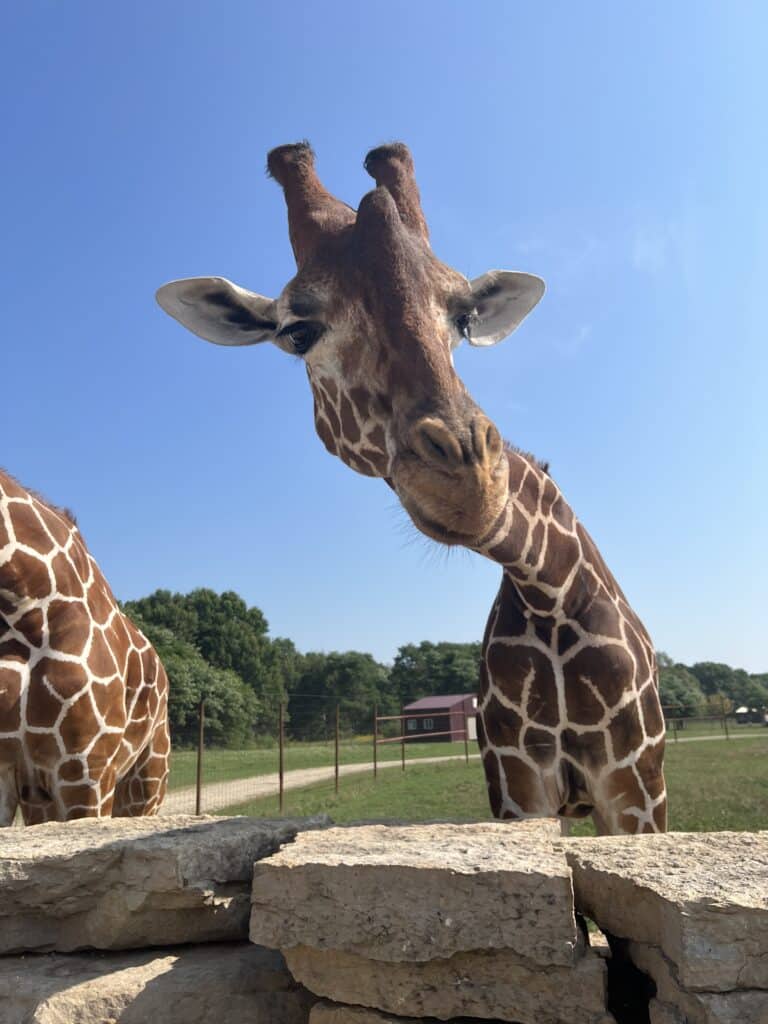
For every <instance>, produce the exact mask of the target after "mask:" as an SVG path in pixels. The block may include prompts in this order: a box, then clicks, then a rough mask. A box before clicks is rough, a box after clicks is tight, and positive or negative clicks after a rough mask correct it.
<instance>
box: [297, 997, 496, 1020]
mask: <svg viewBox="0 0 768 1024" xmlns="http://www.w3.org/2000/svg"><path fill="white" fill-rule="evenodd" d="M309 1024H437V1018H436V1017H399V1016H397V1015H395V1014H392V1013H382V1011H381V1010H371V1009H370V1008H369V1007H367V1006H347V1005H346V1004H345V1003H331V1002H326V1001H325V1000H320V1001H319V1002H317V1003H315V1005H314V1006H313V1007H312V1009H311V1010H310V1012H309ZM451 1024H483V1022H482V1021H480V1020H478V1018H477V1017H454V1018H453V1019H452V1020H451ZM488 1024H492V1022H490V1021H489V1022H488Z"/></svg>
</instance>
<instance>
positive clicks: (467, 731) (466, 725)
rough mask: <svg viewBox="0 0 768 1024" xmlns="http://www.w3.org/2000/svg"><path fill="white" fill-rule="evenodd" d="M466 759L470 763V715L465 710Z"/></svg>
mask: <svg viewBox="0 0 768 1024" xmlns="http://www.w3.org/2000/svg"><path fill="white" fill-rule="evenodd" d="M464 760H465V762H466V763H467V764H469V715H468V714H467V712H466V709H465V710H464Z"/></svg>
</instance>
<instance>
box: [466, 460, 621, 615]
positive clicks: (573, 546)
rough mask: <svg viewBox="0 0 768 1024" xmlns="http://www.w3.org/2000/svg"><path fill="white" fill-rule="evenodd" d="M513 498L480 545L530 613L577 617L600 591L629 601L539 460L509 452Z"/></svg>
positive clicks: (614, 598)
mask: <svg viewBox="0 0 768 1024" xmlns="http://www.w3.org/2000/svg"><path fill="white" fill-rule="evenodd" d="M507 460H508V463H509V497H508V500H507V504H506V507H505V509H504V511H503V513H502V515H501V516H500V518H499V520H498V522H497V523H496V524H495V526H494V528H493V530H492V531H491V533H489V534H488V535H487V536H486V537H485V538H483V540H482V541H481V542H480V544H479V545H478V546H477V547H476V549H475V550H477V551H478V552H479V553H480V554H482V555H484V556H485V557H486V558H489V559H491V560H492V561H494V562H497V563H498V564H500V565H501V566H502V567H503V569H504V575H505V578H507V579H508V580H509V582H510V583H512V584H514V586H515V589H516V590H517V591H518V593H519V595H520V597H521V599H522V601H523V603H524V604H525V605H526V606H527V607H528V608H529V609H530V611H531V613H532V614H537V615H544V616H553V617H555V618H558V619H563V618H565V619H572V620H579V619H581V618H582V617H583V615H584V613H585V612H586V611H587V610H588V608H589V607H590V605H591V604H592V602H593V600H594V598H595V596H596V594H597V593H598V592H600V591H602V592H603V593H604V595H605V596H606V597H608V598H609V600H610V601H611V603H619V602H621V603H623V604H626V602H625V599H624V595H623V594H622V593H621V590H620V589H619V587H618V585H617V583H616V581H615V579H614V578H613V575H612V574H611V572H610V570H609V569H608V567H607V566H606V564H605V562H604V561H603V559H602V557H601V555H600V553H599V552H598V550H597V547H596V546H595V544H594V542H593V540H592V538H591V537H590V536H589V534H588V533H587V531H586V530H585V529H584V527H583V526H582V525H581V523H580V522H579V521H578V519H577V518H576V516H575V515H574V513H573V511H572V510H571V507H570V506H569V504H568V503H567V501H566V500H565V498H564V497H563V495H562V493H561V492H560V489H559V488H558V486H557V484H555V482H554V481H553V480H552V478H551V477H550V476H549V474H548V473H547V472H546V470H545V469H544V468H542V467H541V466H540V465H538V464H537V463H536V462H535V460H534V459H533V458H532V457H530V456H526V455H523V454H522V453H519V452H515V451H508V452H507Z"/></svg>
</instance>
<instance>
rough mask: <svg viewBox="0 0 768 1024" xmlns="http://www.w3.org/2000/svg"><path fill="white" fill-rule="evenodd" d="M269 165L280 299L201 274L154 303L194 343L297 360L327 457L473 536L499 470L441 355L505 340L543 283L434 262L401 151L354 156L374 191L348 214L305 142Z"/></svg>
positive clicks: (486, 524) (454, 536)
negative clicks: (286, 265) (293, 269)
mask: <svg viewBox="0 0 768 1024" xmlns="http://www.w3.org/2000/svg"><path fill="white" fill-rule="evenodd" d="M268 168H269V172H270V174H271V175H272V177H273V178H275V179H276V180H277V181H278V182H279V184H280V185H281V186H282V188H283V191H284V194H285V200H286V204H287V207H288V224H289V233H290V239H291V245H292V246H293V251H294V255H295V257H296V264H297V273H296V276H295V277H294V278H293V279H292V280H291V281H289V282H288V284H287V285H286V286H285V288H284V289H283V291H282V293H281V294H280V296H279V297H278V298H276V299H269V298H266V297H264V296H262V295H258V294H256V293H254V292H251V291H247V290H246V289H244V288H241V287H240V286H238V285H236V284H233V283H232V282H230V281H227V280H225V279H224V278H220V277H202V278H190V279H187V280H182V281H173V282H171V283H169V284H166V285H164V286H163V287H162V288H160V290H159V291H158V296H157V297H158V302H159V303H160V305H161V306H162V308H163V309H164V310H165V311H166V312H167V313H169V314H170V315H171V316H173V317H175V318H176V319H177V320H179V321H180V322H181V323H182V324H184V325H185V326H186V327H188V328H189V329H190V330H191V331H193V332H194V333H195V334H197V335H199V336H200V337H202V338H205V339H206V340H208V341H212V342H215V343H216V344H219V345H253V344H256V343H258V342H262V341H271V342H273V343H274V344H275V345H277V346H278V347H279V348H281V349H283V351H285V352H287V353H291V354H293V355H298V356H300V357H301V358H302V359H303V360H304V362H305V365H306V369H307V375H308V377H309V382H310V386H311V388H312V392H313V396H314V403H315V424H316V428H317V432H318V434H319V435H320V438H321V439H322V441H323V443H324V444H325V446H326V448H327V449H328V450H329V451H330V452H331V453H332V454H334V455H338V456H339V458H341V459H342V460H343V461H344V462H345V463H346V464H347V465H348V466H350V467H351V468H352V469H355V470H357V471H358V472H359V473H364V474H366V475H368V476H379V477H383V478H385V479H386V480H387V482H388V483H390V485H391V486H392V487H393V488H394V490H395V491H396V492H397V495H398V497H399V498H400V501H401V502H402V504H403V506H404V508H405V509H406V511H407V512H408V514H409V515H410V517H411V519H412V520H413V522H414V523H415V525H416V526H417V527H418V528H419V529H420V530H421V531H422V532H424V533H426V534H427V535H429V536H430V537H432V538H434V539H435V540H438V541H441V542H443V543H446V544H465V545H471V544H473V543H474V542H477V541H479V540H480V539H481V538H482V537H483V535H484V534H486V533H488V532H489V530H490V529H491V528H492V527H493V525H494V523H495V522H496V520H497V519H498V518H499V516H500V515H501V514H502V512H503V509H504V506H505V504H506V500H507V484H508V479H507V474H508V464H507V459H506V457H505V451H504V444H503V442H502V440H501V437H500V436H499V432H498V430H497V429H496V427H495V426H494V425H493V423H491V421H490V420H489V419H488V417H487V416H485V415H484V413H483V412H482V410H481V409H480V408H479V407H478V406H477V405H476V404H475V402H474V401H473V400H472V398H471V397H470V395H469V394H468V392H467V390H466V388H465V387H464V385H463V383H462V382H461V380H460V379H459V377H458V375H457V374H456V372H455V370H454V367H453V358H452V351H453V349H454V348H456V346H457V345H459V344H460V343H461V341H462V340H463V339H466V340H467V341H469V343H470V344H471V345H476V346H487V345H494V344H496V342H498V341H500V340H501V339H502V338H504V337H506V336H507V335H508V334H510V333H511V332H512V331H513V330H514V329H515V328H516V327H517V326H518V324H519V323H520V322H521V321H522V320H523V318H524V317H525V316H526V315H527V314H528V313H529V312H530V310H531V309H532V308H533V306H535V304H536V303H537V302H538V300H539V299H540V298H541V295H542V293H543V291H544V285H543V282H542V281H541V280H540V279H539V278H537V277H533V276H532V275H530V274H521V273H513V272H510V271H498V270H495V271H490V272H488V273H487V274H483V275H482V277H479V278H477V279H475V280H474V281H468V280H467V278H465V277H464V276H463V275H462V274H460V273H458V272H457V271H455V270H452V269H451V268H450V267H448V266H446V264H444V263H442V262H441V261H440V260H438V259H437V257H436V256H435V255H434V254H433V252H432V250H431V248H430V245H429V234H428V230H427V225H426V221H425V219H424V215H423V213H422V210H421V203H420V199H419V191H418V187H417V185H416V180H415V177H414V171H413V161H412V159H411V154H410V152H409V151H408V149H407V147H406V146H404V145H402V144H401V143H394V144H392V145H387V146H382V147H380V148H378V149H374V150H373V151H372V152H370V153H369V154H368V156H367V157H366V160H365V168H366V170H367V171H368V173H369V174H370V175H371V176H372V177H373V178H374V180H375V182H376V188H374V189H373V190H372V191H370V192H368V193H367V195H365V196H364V197H363V199H362V201H361V203H360V206H359V208H358V209H357V211H355V210H353V209H352V208H351V207H349V206H347V205H346V204H345V203H342V202H340V201H339V200H338V199H336V198H335V197H334V196H332V195H331V194H330V193H329V192H328V191H327V190H326V189H325V188H324V187H323V185H322V184H321V182H320V180H319V178H318V177H317V174H316V172H315V166H314V155H313V153H312V150H311V149H310V147H309V145H307V144H306V143H299V144H296V145H288V146H280V147H278V148H277V149H274V150H272V152H271V153H270V154H269V157H268Z"/></svg>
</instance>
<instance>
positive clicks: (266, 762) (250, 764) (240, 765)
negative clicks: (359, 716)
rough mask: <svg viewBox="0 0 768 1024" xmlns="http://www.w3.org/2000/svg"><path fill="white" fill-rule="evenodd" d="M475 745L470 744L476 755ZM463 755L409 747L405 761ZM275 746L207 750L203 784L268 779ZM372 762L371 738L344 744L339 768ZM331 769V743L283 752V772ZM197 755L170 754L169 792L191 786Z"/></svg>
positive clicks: (389, 752) (439, 746) (441, 747)
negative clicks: (329, 767)
mask: <svg viewBox="0 0 768 1024" xmlns="http://www.w3.org/2000/svg"><path fill="white" fill-rule="evenodd" d="M475 746H476V745H475V743H474V741H473V742H472V743H471V744H470V750H471V753H475ZM463 753H464V744H463V743H439V742H434V743H408V744H407V745H406V756H407V758H408V760H411V759H415V758H420V757H444V756H446V755H448V756H450V755H455V754H463ZM277 758H278V752H277V746H274V747H259V748H253V749H251V750H206V751H205V752H204V755H203V769H204V770H203V781H204V782H206V783H211V782H228V781H230V780H231V779H245V778H248V777H249V776H251V775H267V774H268V773H269V772H276V771H277ZM378 758H379V760H380V761H399V760H400V744H399V743H383V744H381V745H380V746H379V748H378ZM372 759H373V739H372V737H370V736H367V737H366V736H361V737H356V738H355V739H351V740H343V741H342V742H341V744H340V748H339V760H340V762H341V764H356V763H358V762H360V761H371V762H372ZM321 765H325V766H333V742H332V741H331V742H327V743H289V744H288V745H287V747H286V751H285V770H286V771H292V770H293V769H295V768H318V767H320V766H321ZM196 768H197V754H196V752H195V751H194V750H175V751H173V753H172V754H171V777H170V782H169V787H168V788H169V789H181V788H182V787H184V786H194V784H195V772H196Z"/></svg>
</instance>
